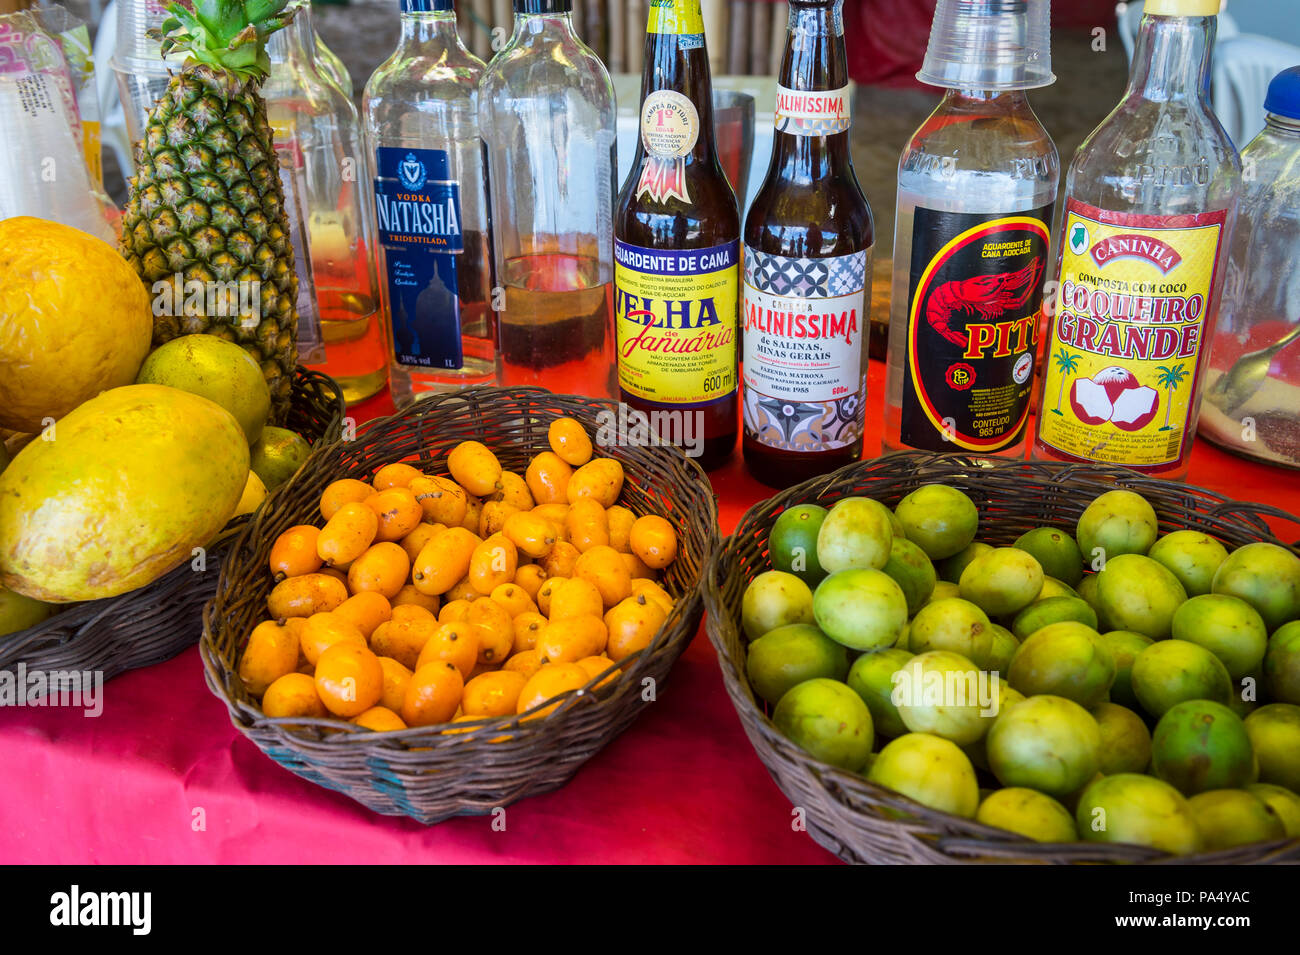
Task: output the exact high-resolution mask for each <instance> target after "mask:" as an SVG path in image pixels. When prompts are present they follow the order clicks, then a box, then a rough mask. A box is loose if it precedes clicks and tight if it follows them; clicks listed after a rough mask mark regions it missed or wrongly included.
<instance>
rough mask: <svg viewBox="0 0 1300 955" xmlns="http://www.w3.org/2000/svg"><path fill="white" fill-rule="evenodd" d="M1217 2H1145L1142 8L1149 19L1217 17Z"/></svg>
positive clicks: (1210, 0)
mask: <svg viewBox="0 0 1300 955" xmlns="http://www.w3.org/2000/svg"><path fill="white" fill-rule="evenodd" d="M1219 6H1220V4H1219V0H1147V2H1146V4H1145V5H1144V6H1143V7H1142V13H1143V15H1144V16H1150V17H1217V16H1218V15H1219Z"/></svg>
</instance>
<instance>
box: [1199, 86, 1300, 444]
mask: <svg viewBox="0 0 1300 955" xmlns="http://www.w3.org/2000/svg"><path fill="white" fill-rule="evenodd" d="M1264 111H1265V113H1266V119H1265V126H1264V130H1263V131H1262V132H1261V133H1260V134H1259V135H1258V136H1256V137H1255V139H1254V140H1253V141H1252V142H1251V143H1250V145H1249V146H1247V147H1246V148H1245V149H1243V150H1242V151H1241V166H1242V173H1241V178H1242V182H1243V189H1242V197H1241V208H1240V211H1239V213H1238V217H1237V227H1236V228H1235V229H1234V230H1233V233H1232V249H1231V252H1230V253H1229V255H1228V274H1227V278H1226V279H1225V280H1224V286H1223V308H1222V309H1221V310H1220V312H1219V325H1218V331H1217V332H1216V334H1215V337H1214V349H1213V351H1212V352H1211V353H1210V365H1209V368H1208V369H1207V371H1206V379H1205V404H1204V405H1203V406H1202V412H1203V413H1202V415H1201V422H1200V433H1201V435H1202V436H1203V437H1205V438H1208V439H1210V440H1211V441H1213V442H1214V443H1215V444H1218V445H1222V446H1223V447H1225V448H1227V449H1228V450H1230V451H1235V452H1236V453H1238V454H1244V455H1246V456H1248V457H1252V458H1258V459H1259V460H1261V461H1269V462H1272V463H1275V464H1284V465H1288V466H1290V467H1300V270H1297V269H1296V262H1298V261H1300V66H1293V67H1291V68H1290V69H1289V70H1283V71H1282V72H1281V73H1279V74H1278V75H1277V76H1276V77H1274V78H1273V82H1272V83H1271V84H1269V89H1268V97H1267V98H1266V99H1265V100H1264Z"/></svg>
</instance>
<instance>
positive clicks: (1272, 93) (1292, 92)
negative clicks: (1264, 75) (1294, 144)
mask: <svg viewBox="0 0 1300 955" xmlns="http://www.w3.org/2000/svg"><path fill="white" fill-rule="evenodd" d="M1264 112H1266V113H1272V114H1274V115H1275V116H1285V117H1286V118H1287V119H1300V66H1293V67H1291V68H1290V69H1288V70H1283V71H1282V72H1281V73H1279V74H1278V75H1277V76H1275V77H1273V82H1271V83H1269V84H1268V95H1267V96H1265V97H1264Z"/></svg>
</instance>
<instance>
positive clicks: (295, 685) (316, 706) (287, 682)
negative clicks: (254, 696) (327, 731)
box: [262, 673, 329, 719]
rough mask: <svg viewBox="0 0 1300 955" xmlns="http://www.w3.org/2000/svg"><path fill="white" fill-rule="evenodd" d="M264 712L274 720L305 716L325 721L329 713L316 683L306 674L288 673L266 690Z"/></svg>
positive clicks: (263, 700) (263, 704) (263, 698)
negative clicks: (317, 690)
mask: <svg viewBox="0 0 1300 955" xmlns="http://www.w3.org/2000/svg"><path fill="white" fill-rule="evenodd" d="M262 712H263V713H265V714H266V715H267V716H269V717H271V718H272V719H281V718H284V717H294V716H303V717H311V718H313V719H325V718H326V717H327V716H329V711H328V710H326V709H325V704H324V703H322V702H321V698H320V694H319V693H317V692H316V681H315V680H313V679H312V678H311V677H310V676H308V675H307V674H306V673H286V674H285V675H284V676H282V677H280V679H278V680H276V681H275V682H274V683H272V684H271V685H270V686H269V687H267V689H266V693H265V694H264V695H263V697H262Z"/></svg>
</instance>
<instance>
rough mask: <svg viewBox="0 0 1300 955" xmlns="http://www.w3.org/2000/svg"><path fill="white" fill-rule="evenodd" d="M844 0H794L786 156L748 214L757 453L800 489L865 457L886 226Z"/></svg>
mask: <svg viewBox="0 0 1300 955" xmlns="http://www.w3.org/2000/svg"><path fill="white" fill-rule="evenodd" d="M851 124H852V107H851V105H850V102H849V69H848V56H847V54H846V52H845V46H844V19H843V0H791V3H790V21H789V38H788V40H787V43H786V51H785V57H784V59H783V61H782V65H781V76H780V85H779V88H778V91H777V110H776V133H775V139H774V143H773V149H772V163H771V166H770V168H769V170H768V174H767V179H766V181H764V183H763V185H762V187H761V188H760V189H759V191H758V194H757V195H756V196H755V197H754V202H753V205H752V206H751V207H750V210H749V216H748V219H747V220H746V223H745V283H744V306H743V308H742V311H741V315H742V318H743V324H744V336H743V339H742V340H743V348H744V356H745V357H744V394H745V397H744V406H745V414H744V421H745V425H744V442H743V443H744V453H745V464H746V466H747V467H748V468H749V470H750V473H752V474H753V475H754V476H755V477H756V478H758V480H760V481H762V482H763V483H764V484H767V485H770V486H772V487H788V486H790V485H792V484H796V483H798V482H800V481H804V480H806V479H808V478H810V477H815V476H816V475H818V474H825V473H827V472H829V471H834V470H836V469H837V468H841V467H843V466H844V465H846V464H851V463H853V462H854V461H857V460H858V459H859V458H861V457H862V447H863V435H864V431H865V425H866V397H867V339H868V337H869V336H870V318H869V316H870V307H869V298H868V294H869V293H868V281H869V276H870V275H871V252H872V248H873V246H874V243H875V227H874V223H873V221H872V217H871V207H870V206H869V205H868V204H867V200H866V197H865V196H863V194H862V189H861V187H860V186H859V185H858V179H857V176H856V175H855V174H854V171H853V159H852V156H851V155H850V150H849V138H850V135H851V134H850V127H851Z"/></svg>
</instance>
